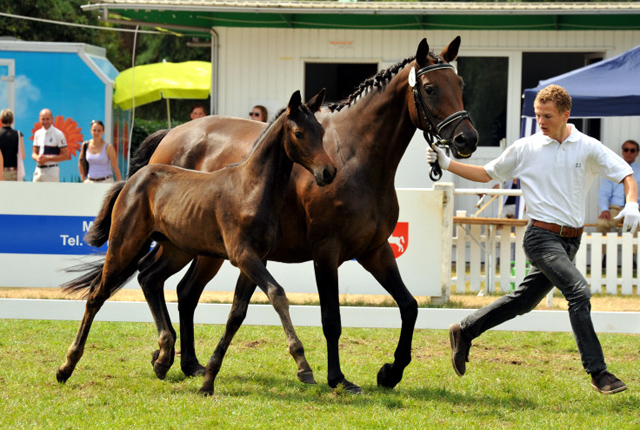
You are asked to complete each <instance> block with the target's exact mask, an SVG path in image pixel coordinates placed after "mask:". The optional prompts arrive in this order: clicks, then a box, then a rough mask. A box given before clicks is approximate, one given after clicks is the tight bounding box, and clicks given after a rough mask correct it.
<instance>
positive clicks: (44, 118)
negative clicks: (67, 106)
mask: <svg viewBox="0 0 640 430" xmlns="http://www.w3.org/2000/svg"><path fill="white" fill-rule="evenodd" d="M40 124H42V128H44V129H45V130H48V129H49V127H51V124H53V116H52V115H51V112H49V111H48V110H43V111H42V112H40Z"/></svg>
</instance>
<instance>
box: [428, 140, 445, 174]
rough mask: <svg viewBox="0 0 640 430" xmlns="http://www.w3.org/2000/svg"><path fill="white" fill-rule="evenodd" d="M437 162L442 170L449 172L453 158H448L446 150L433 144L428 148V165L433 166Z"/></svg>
mask: <svg viewBox="0 0 640 430" xmlns="http://www.w3.org/2000/svg"><path fill="white" fill-rule="evenodd" d="M435 162H437V163H438V164H439V165H440V168H441V169H442V170H447V169H448V168H449V164H450V163H451V158H449V157H447V154H445V152H444V149H442V148H440V147H439V146H437V145H436V144H435V143H432V144H431V146H429V147H427V163H429V164H433V163H435Z"/></svg>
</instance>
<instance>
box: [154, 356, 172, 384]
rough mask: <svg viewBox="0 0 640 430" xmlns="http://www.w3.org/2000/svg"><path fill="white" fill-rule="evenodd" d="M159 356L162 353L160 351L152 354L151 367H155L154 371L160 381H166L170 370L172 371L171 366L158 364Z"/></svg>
mask: <svg viewBox="0 0 640 430" xmlns="http://www.w3.org/2000/svg"><path fill="white" fill-rule="evenodd" d="M159 356H160V351H158V350H155V351H153V352H152V353H151V365H152V366H153V371H154V372H155V374H156V376H157V377H158V379H164V378H166V377H167V373H169V369H171V364H169V365H168V366H167V365H166V364H162V363H158V357H159Z"/></svg>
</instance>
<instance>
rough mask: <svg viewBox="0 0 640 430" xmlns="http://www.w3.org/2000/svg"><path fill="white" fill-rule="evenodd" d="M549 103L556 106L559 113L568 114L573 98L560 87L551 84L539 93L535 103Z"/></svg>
mask: <svg viewBox="0 0 640 430" xmlns="http://www.w3.org/2000/svg"><path fill="white" fill-rule="evenodd" d="M537 102H539V103H548V102H551V103H553V104H554V106H555V107H556V109H558V112H561V113H562V112H566V111H570V110H571V96H570V95H569V93H568V92H567V90H565V89H564V88H562V87H561V86H560V85H555V84H551V85H549V86H546V87H544V88H543V89H541V90H540V91H538V95H536V99H535V100H534V103H537Z"/></svg>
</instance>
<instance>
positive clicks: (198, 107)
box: [189, 103, 207, 119]
mask: <svg viewBox="0 0 640 430" xmlns="http://www.w3.org/2000/svg"><path fill="white" fill-rule="evenodd" d="M189 116H191V119H198V118H202V117H204V116H207V111H206V109H205V108H204V105H203V104H202V103H194V104H193V106H191V113H190V114H189Z"/></svg>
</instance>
